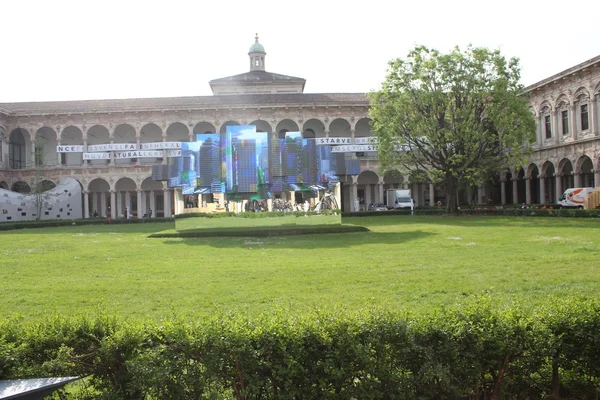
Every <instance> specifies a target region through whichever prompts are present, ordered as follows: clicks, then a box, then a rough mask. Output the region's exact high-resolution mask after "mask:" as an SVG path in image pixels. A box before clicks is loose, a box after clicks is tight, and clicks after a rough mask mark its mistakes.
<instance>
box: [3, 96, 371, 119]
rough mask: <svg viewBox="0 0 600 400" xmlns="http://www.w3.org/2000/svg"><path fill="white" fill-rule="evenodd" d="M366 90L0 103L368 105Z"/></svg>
mask: <svg viewBox="0 0 600 400" xmlns="http://www.w3.org/2000/svg"><path fill="white" fill-rule="evenodd" d="M368 103H369V100H368V98H367V95H366V94H365V93H289V94H243V95H226V96H195V97H163V98H146V99H121V100H78V101H48V102H25V103H0V109H5V110H7V111H8V112H9V115H13V116H14V115H29V114H66V113H72V114H76V113H89V112H99V113H101V112H126V111H155V110H194V109H207V108H208V109H210V108H227V107H231V106H234V107H242V106H247V107H256V106H264V107H281V106H282V105H286V104H289V105H299V104H302V105H306V106H310V105H341V104H358V105H367V104H368Z"/></svg>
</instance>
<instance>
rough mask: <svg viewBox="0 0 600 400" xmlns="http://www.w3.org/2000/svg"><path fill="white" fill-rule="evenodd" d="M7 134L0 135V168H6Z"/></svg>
mask: <svg viewBox="0 0 600 400" xmlns="http://www.w3.org/2000/svg"><path fill="white" fill-rule="evenodd" d="M7 135H8V132H6V133H4V132H3V133H2V135H0V150H1V154H0V161H1V162H0V167H3V168H8V137H7Z"/></svg>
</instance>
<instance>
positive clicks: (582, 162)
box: [575, 155, 595, 187]
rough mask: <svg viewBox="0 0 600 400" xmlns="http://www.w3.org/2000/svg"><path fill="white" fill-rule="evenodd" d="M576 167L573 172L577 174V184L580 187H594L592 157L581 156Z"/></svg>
mask: <svg viewBox="0 0 600 400" xmlns="http://www.w3.org/2000/svg"><path fill="white" fill-rule="evenodd" d="M577 164H578V168H577V171H576V172H575V175H576V176H577V175H579V176H578V178H579V179H578V180H579V182H578V186H581V187H594V186H595V185H594V184H595V182H594V172H593V169H594V164H593V163H592V159H591V158H590V157H588V156H585V155H584V156H582V157H581V158H580V159H579V160H578V162H577Z"/></svg>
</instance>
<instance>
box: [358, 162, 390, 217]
mask: <svg viewBox="0 0 600 400" xmlns="http://www.w3.org/2000/svg"><path fill="white" fill-rule="evenodd" d="M357 182H358V188H357V191H358V197H359V198H360V199H361V202H360V207H361V209H364V210H370V209H371V208H372V206H373V205H375V204H384V200H383V185H380V184H379V176H378V175H377V173H375V172H373V171H363V172H361V173H360V175H358V181H357Z"/></svg>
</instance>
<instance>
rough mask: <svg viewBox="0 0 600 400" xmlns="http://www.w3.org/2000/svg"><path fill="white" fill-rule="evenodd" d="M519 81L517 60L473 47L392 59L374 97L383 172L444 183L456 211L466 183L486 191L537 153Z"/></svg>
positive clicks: (424, 49)
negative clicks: (533, 151) (483, 186)
mask: <svg viewBox="0 0 600 400" xmlns="http://www.w3.org/2000/svg"><path fill="white" fill-rule="evenodd" d="M519 76H520V68H519V62H518V60H517V59H515V58H512V59H510V60H507V59H506V58H505V57H504V56H502V55H501V54H500V52H499V51H498V50H494V51H491V50H488V49H486V48H476V47H472V46H469V47H468V48H467V49H466V50H464V51H462V50H460V49H459V48H455V49H454V50H452V51H451V52H449V53H448V54H442V53H440V52H439V51H437V50H433V49H429V48H427V47H424V46H416V47H415V48H414V49H413V50H411V51H410V52H409V53H408V56H407V57H406V58H404V59H400V58H399V59H396V60H393V61H391V62H390V65H389V69H388V74H387V77H386V79H385V81H384V82H383V84H382V88H381V90H379V91H377V92H373V93H371V94H370V97H371V103H372V104H371V111H370V114H371V117H372V119H373V130H374V132H375V135H376V136H377V137H378V139H379V161H380V163H381V168H382V172H389V171H401V172H405V173H409V174H410V175H411V176H413V177H416V178H417V179H429V180H431V181H432V182H433V183H442V184H443V187H444V189H445V192H446V204H447V209H448V211H449V212H454V211H455V210H456V208H457V193H458V189H459V187H460V186H461V185H466V186H477V185H480V184H482V183H484V182H485V181H486V180H488V179H490V177H491V176H492V175H493V174H496V173H498V171H500V170H505V169H506V168H508V167H514V166H518V165H521V164H522V163H523V162H524V161H525V160H526V159H527V157H528V155H529V154H530V153H531V147H530V143H531V142H532V141H533V140H534V138H535V121H534V119H533V117H532V115H531V113H530V111H529V106H528V102H527V98H526V97H525V96H524V95H523V92H522V86H521V85H520V84H519Z"/></svg>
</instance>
